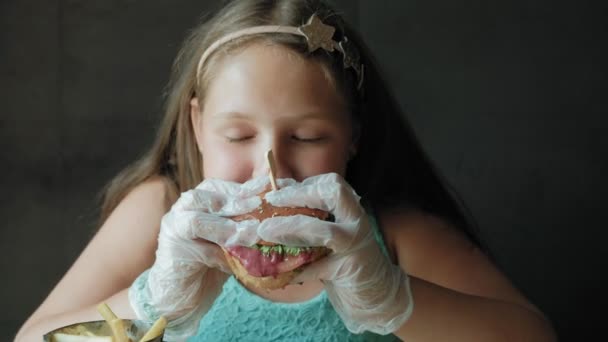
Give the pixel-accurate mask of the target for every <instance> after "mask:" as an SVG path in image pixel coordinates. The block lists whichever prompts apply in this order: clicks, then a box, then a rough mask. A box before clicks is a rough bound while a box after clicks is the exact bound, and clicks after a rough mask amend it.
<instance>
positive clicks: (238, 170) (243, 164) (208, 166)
mask: <svg viewBox="0 0 608 342" xmlns="http://www.w3.org/2000/svg"><path fill="white" fill-rule="evenodd" d="M244 152H245V151H242V150H239V149H235V148H234V146H230V144H225V143H217V142H213V141H204V142H203V148H202V154H203V175H204V177H205V178H218V179H223V180H227V181H233V182H241V183H242V182H245V181H246V180H248V179H249V176H250V175H251V169H252V165H253V164H252V163H251V162H250V161H249V157H248V155H247V154H246V153H244Z"/></svg>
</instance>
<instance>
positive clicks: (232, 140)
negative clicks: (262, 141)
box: [226, 136, 253, 143]
mask: <svg viewBox="0 0 608 342" xmlns="http://www.w3.org/2000/svg"><path fill="white" fill-rule="evenodd" d="M251 139H253V136H245V137H236V138H235V137H226V140H227V141H228V142H229V143H239V142H245V141H247V140H251Z"/></svg>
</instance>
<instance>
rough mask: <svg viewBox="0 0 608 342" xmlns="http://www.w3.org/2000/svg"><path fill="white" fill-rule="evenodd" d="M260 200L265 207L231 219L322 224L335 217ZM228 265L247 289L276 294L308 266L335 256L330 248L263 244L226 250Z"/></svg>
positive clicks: (224, 249) (262, 206)
mask: <svg viewBox="0 0 608 342" xmlns="http://www.w3.org/2000/svg"><path fill="white" fill-rule="evenodd" d="M264 195H265V193H262V194H260V195H259V196H260V197H261V199H262V204H261V205H260V206H259V207H258V208H256V209H254V210H253V211H251V212H249V213H246V214H243V215H238V216H233V217H231V219H232V220H234V221H244V220H252V219H257V220H259V221H260V222H261V221H263V220H265V219H267V218H271V217H277V216H293V215H306V216H311V217H315V218H317V219H320V220H325V221H333V216H332V215H331V214H330V213H328V212H326V211H324V210H320V209H313V208H305V207H275V206H273V205H271V204H270V203H268V202H266V200H265V199H264ZM222 249H223V251H224V255H225V256H226V261H227V262H228V265H229V266H230V269H231V270H232V272H233V273H234V275H235V277H236V278H237V279H238V280H239V281H240V282H241V283H243V284H244V285H246V286H252V287H255V288H261V289H266V290H275V289H280V288H284V287H285V286H287V285H288V284H289V282H290V281H291V280H293V279H294V278H295V277H296V276H297V275H298V274H299V273H300V272H301V270H302V269H303V268H304V267H305V266H306V265H308V264H310V263H313V262H315V261H317V260H319V259H321V258H322V257H324V256H326V255H327V254H329V252H331V250H330V249H329V248H327V247H312V246H285V245H281V244H275V243H272V242H268V241H264V240H260V241H258V242H257V243H256V244H254V245H252V246H230V247H222Z"/></svg>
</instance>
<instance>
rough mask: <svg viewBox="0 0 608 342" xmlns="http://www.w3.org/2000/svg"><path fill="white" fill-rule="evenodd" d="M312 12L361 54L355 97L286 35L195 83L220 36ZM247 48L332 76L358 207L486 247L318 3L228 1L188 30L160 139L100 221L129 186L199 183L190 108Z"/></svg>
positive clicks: (131, 170) (349, 77)
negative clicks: (412, 213)
mask: <svg viewBox="0 0 608 342" xmlns="http://www.w3.org/2000/svg"><path fill="white" fill-rule="evenodd" d="M313 14H316V15H317V16H318V17H319V18H320V19H321V20H322V21H323V22H324V23H326V24H329V25H331V26H333V27H334V28H336V33H335V36H334V38H335V39H336V40H340V39H341V38H342V37H343V36H346V37H348V39H349V40H350V41H351V42H352V43H354V46H356V47H357V49H358V51H359V54H360V58H361V62H362V63H363V65H364V67H365V73H364V83H363V88H362V89H357V86H356V85H357V77H356V75H355V73H354V72H353V71H352V69H345V68H344V67H343V62H342V55H340V53H339V52H334V53H329V52H327V51H324V50H322V49H319V50H317V51H316V52H314V53H309V52H308V50H307V44H306V41H305V39H304V38H303V37H299V36H295V35H290V34H261V35H257V36H248V37H244V38H241V39H237V40H234V41H231V42H229V43H227V44H224V45H223V46H221V47H220V48H219V49H218V50H216V51H215V52H214V53H213V54H212V55H211V56H210V57H209V58H208V59H207V61H206V63H205V65H204V66H203V69H202V70H201V71H202V72H201V76H200V80H199V81H198V82H197V79H196V68H197V64H198V61H199V59H200V57H201V55H202V54H203V52H204V51H205V50H206V49H207V48H208V47H209V46H210V45H211V44H212V43H213V42H214V41H216V40H217V39H219V38H220V37H222V36H224V35H226V34H229V33H231V32H235V31H237V30H240V29H244V28H248V27H252V26H258V25H287V26H300V25H302V24H304V23H306V21H307V20H308V19H309V18H310V17H311V16H312V15H313ZM253 41H264V42H268V43H272V44H280V45H282V46H286V47H288V48H290V49H292V50H294V51H297V52H298V53H300V54H302V55H303V56H305V57H306V58H313V59H316V60H318V61H319V62H320V63H321V65H322V66H323V67H324V68H325V69H326V70H327V71H329V74H330V75H331V77H332V78H333V80H334V81H335V82H336V85H337V86H338V87H339V90H341V93H342V94H343V96H344V98H345V99H346V103H348V106H349V109H350V111H351V113H352V115H353V118H354V119H355V120H354V121H355V123H356V126H357V127H358V129H357V131H358V134H357V135H358V151H357V154H356V156H355V157H354V158H353V159H351V161H350V162H349V165H348V167H347V173H346V180H347V181H348V182H349V183H350V184H351V185H352V186H353V187H354V188H355V190H356V191H357V192H358V193H359V194H360V195H361V196H362V197H363V198H364V199H366V200H367V201H368V202H369V203H372V204H373V205H374V206H375V207H386V206H396V205H402V206H403V205H405V206H407V207H410V208H415V209H419V210H422V211H424V212H427V213H430V214H433V215H436V216H439V217H441V218H443V219H446V220H447V221H449V222H450V223H452V224H453V225H454V226H455V227H456V228H457V229H459V230H461V231H462V232H464V233H465V234H466V235H467V236H468V237H469V239H470V240H471V241H472V242H473V243H475V244H477V245H478V246H480V247H483V246H482V244H481V243H480V239H479V235H478V233H477V229H476V224H475V223H474V220H472V217H471V215H470V214H469V213H468V210H467V209H466V207H465V206H464V204H463V202H462V201H461V200H460V198H459V197H458V195H457V193H456V192H455V191H454V190H453V189H451V188H450V186H449V184H448V183H447V182H446V180H445V179H444V178H443V177H442V176H441V175H440V173H439V172H438V170H437V169H436V167H435V166H434V165H433V163H432V162H431V160H430V159H429V158H428V156H427V155H426V154H425V152H424V150H423V148H422V146H421V145H420V143H419V142H418V139H417V138H416V135H415V134H414V132H413V130H412V128H411V126H410V125H409V124H408V121H407V118H406V116H405V113H404V112H403V111H402V110H401V109H400V107H399V105H398V103H397V101H396V99H395V97H394V96H393V94H392V93H391V91H390V89H389V87H388V86H387V82H386V81H385V80H384V79H383V78H382V76H381V72H380V70H379V68H378V65H377V63H376V61H375V59H374V57H373V56H372V54H371V53H370V51H369V49H368V48H367V47H366V45H365V44H364V42H363V40H362V39H361V38H360V36H359V35H358V34H357V32H355V30H353V29H352V27H350V26H349V25H348V24H347V23H346V22H345V21H344V20H343V19H342V17H341V16H340V15H339V14H338V13H337V12H336V11H335V10H334V9H332V8H331V7H330V6H328V4H326V3H325V2H323V1H321V0H237V1H232V2H230V3H228V4H226V5H225V6H224V7H223V8H222V9H220V10H219V11H218V12H217V13H216V14H215V15H214V16H212V17H210V18H209V19H208V20H204V21H203V23H202V24H201V25H200V26H198V27H197V28H195V29H194V30H193V31H192V32H191V34H190V35H189V36H188V37H187V39H186V40H185V41H184V43H183V45H182V48H181V50H180V52H179V53H178V55H177V58H176V59H175V62H174V64H173V67H172V74H171V78H170V82H169V84H168V86H167V88H166V89H167V91H166V93H165V114H164V117H163V119H162V122H161V124H160V127H159V129H158V132H157V136H156V139H155V141H154V143H153V145H152V147H151V148H150V149H149V150H148V151H147V153H146V154H145V155H144V156H143V157H142V158H140V159H139V160H137V161H135V162H134V163H133V164H131V165H130V166H128V167H127V168H126V169H124V170H123V171H122V172H120V173H119V174H118V175H117V176H116V177H115V178H114V179H113V180H112V181H111V182H109V183H108V185H107V186H106V187H105V189H104V192H103V194H104V197H103V204H102V209H101V217H100V218H101V221H102V222H103V221H104V220H105V219H106V218H107V217H108V216H109V214H110V213H111V212H112V210H114V208H116V206H117V205H118V203H119V202H120V201H121V200H122V199H123V198H124V197H125V196H126V195H127V194H128V193H129V192H130V191H131V190H132V189H133V188H134V187H136V186H137V185H138V184H140V183H142V182H144V181H146V180H147V179H149V178H151V177H154V176H163V179H165V181H166V185H167V188H168V190H169V193H170V194H173V195H174V196H176V195H177V194H179V193H181V192H184V191H186V190H189V189H191V188H193V187H195V186H196V185H197V184H199V183H200V182H201V181H202V180H203V178H204V175H203V173H202V162H203V160H202V156H201V154H200V153H199V151H198V149H197V146H196V141H195V137H194V133H193V127H192V125H191V121H190V100H191V99H192V98H193V97H195V96H196V97H198V99H199V101H201V103H203V102H204V100H205V91H206V88H207V85H208V84H209V80H210V78H211V77H212V76H213V70H214V69H213V66H214V65H215V64H216V62H217V61H218V60H219V59H220V58H221V56H222V55H225V54H227V53H230V52H231V51H234V50H236V49H239V48H243V47H244V46H246V45H247V44H250V43H251V42H253ZM484 249H485V248H484Z"/></svg>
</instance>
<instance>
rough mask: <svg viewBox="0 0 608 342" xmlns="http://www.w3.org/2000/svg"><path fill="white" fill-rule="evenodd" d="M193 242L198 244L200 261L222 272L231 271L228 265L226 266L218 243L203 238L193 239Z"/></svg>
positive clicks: (226, 263) (224, 257)
mask: <svg viewBox="0 0 608 342" xmlns="http://www.w3.org/2000/svg"><path fill="white" fill-rule="evenodd" d="M195 243H196V244H198V246H200V248H199V251H200V254H199V261H200V262H202V263H203V264H205V265H207V266H208V267H211V268H217V269H219V270H220V271H222V272H224V273H229V274H231V273H232V271H231V269H230V266H228V262H227V261H226V256H225V255H224V252H223V251H222V249H221V248H220V247H219V246H218V245H216V244H214V243H211V242H208V241H206V240H203V239H197V240H195Z"/></svg>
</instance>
